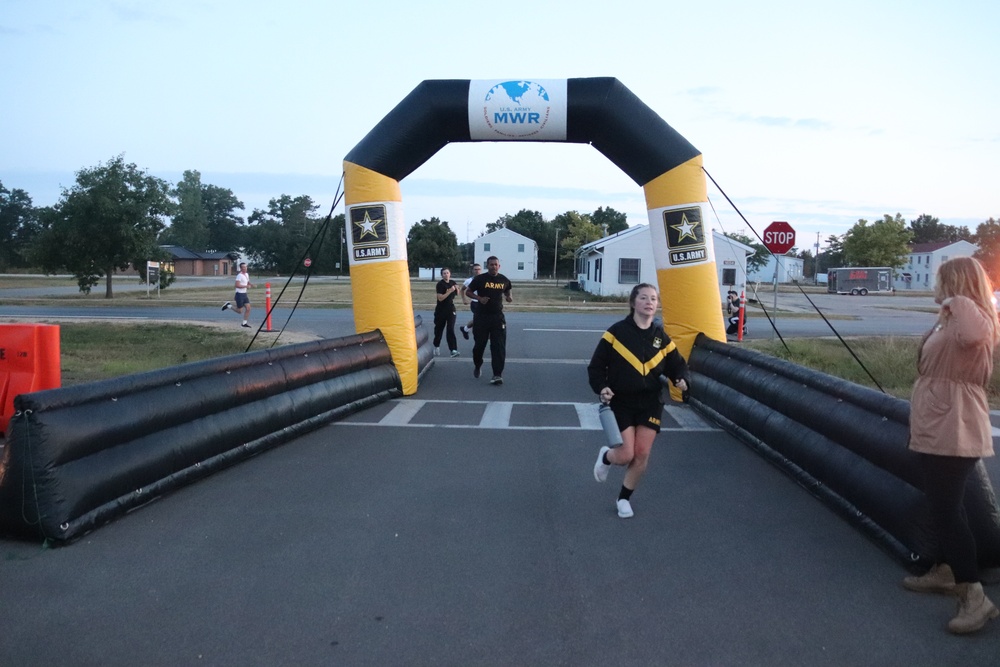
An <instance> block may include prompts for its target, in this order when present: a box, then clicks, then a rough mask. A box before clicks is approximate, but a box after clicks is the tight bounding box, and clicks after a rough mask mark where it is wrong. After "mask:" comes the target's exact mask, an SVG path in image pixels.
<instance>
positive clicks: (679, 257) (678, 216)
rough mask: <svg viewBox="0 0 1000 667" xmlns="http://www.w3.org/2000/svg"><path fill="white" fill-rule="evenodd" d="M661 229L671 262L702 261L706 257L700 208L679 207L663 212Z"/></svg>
mask: <svg viewBox="0 0 1000 667" xmlns="http://www.w3.org/2000/svg"><path fill="white" fill-rule="evenodd" d="M663 229H664V231H665V232H666V237H667V248H668V249H669V250H670V263H671V264H690V263H692V262H703V261H705V260H706V259H707V258H708V250H707V247H706V245H705V227H704V225H703V224H702V220H701V208H700V207H698V206H694V207H691V208H679V209H674V210H672V211H664V212H663Z"/></svg>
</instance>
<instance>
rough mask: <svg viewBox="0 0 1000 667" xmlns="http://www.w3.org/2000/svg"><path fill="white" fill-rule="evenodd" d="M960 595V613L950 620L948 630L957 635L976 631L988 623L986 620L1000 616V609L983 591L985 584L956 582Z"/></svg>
mask: <svg viewBox="0 0 1000 667" xmlns="http://www.w3.org/2000/svg"><path fill="white" fill-rule="evenodd" d="M955 595H957V596H958V614H957V615H956V616H955V618H953V619H951V620H950V621H948V630H949V631H951V632H953V633H955V634H956V635H964V634H968V633H970V632H975V631H976V630H978V629H979V628H981V627H983V626H984V625H986V621H988V620H990V619H991V618H996V617H997V616H1000V611H998V610H997V608H996V606H995V605H994V604H993V603H992V602H990V599H989V598H988V597H986V593H984V592H983V585H982V584H981V583H979V582H978V581H977V582H976V583H974V584H955Z"/></svg>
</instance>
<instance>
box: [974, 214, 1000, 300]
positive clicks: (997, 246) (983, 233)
mask: <svg viewBox="0 0 1000 667" xmlns="http://www.w3.org/2000/svg"><path fill="white" fill-rule="evenodd" d="M973 238H974V241H973V242H974V243H975V244H976V245H977V246H979V250H977V251H976V253H975V255H973V256H974V257H975V258H976V259H978V260H979V262H980V263H981V264H982V265H983V268H985V269H986V273H987V274H989V276H990V280H992V281H993V284H994V285H1000V220H995V219H993V218H990V219H989V220H987V221H986V222H981V223H979V226H977V227H976V235H975V237H973Z"/></svg>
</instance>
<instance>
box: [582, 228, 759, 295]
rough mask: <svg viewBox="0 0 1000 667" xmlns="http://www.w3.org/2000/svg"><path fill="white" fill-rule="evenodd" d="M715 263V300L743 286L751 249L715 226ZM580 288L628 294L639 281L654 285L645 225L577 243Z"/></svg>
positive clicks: (648, 239)
mask: <svg viewBox="0 0 1000 667" xmlns="http://www.w3.org/2000/svg"><path fill="white" fill-rule="evenodd" d="M712 234H713V245H714V246H715V266H716V270H717V271H718V278H719V300H720V301H725V299H726V292H728V291H729V290H730V289H735V290H736V291H737V292H738V291H741V290H743V289H745V287H746V273H747V255H752V254H753V253H754V249H753V248H751V247H750V246H747V245H744V244H742V243H740V242H739V241H734V240H733V239H731V238H728V237H726V236H723V235H722V234H719V233H718V232H716V231H715V230H713V231H712ZM576 272H577V281H578V282H579V284H580V289H582V290H585V291H587V292H590V293H591V294H599V295H603V296H612V295H615V296H628V294H629V292H631V291H632V288H633V287H634V286H635V285H637V284H639V283H649V284H651V285H656V284H657V282H656V264H655V263H654V261H653V245H652V241H651V239H650V236H649V226H648V225H636V226H635V227H629V228H628V229H626V230H624V231H621V232H618V233H617V234H612V235H611V236H606V237H604V238H603V239H598V240H596V241H593V242H591V243H588V244H586V245H583V246H580V249H579V250H577V252H576Z"/></svg>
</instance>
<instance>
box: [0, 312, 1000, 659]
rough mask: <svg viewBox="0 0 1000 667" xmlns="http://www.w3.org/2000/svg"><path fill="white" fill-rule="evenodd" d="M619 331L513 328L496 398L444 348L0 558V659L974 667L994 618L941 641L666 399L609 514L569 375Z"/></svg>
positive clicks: (573, 324) (531, 324) (833, 520)
mask: <svg viewBox="0 0 1000 667" xmlns="http://www.w3.org/2000/svg"><path fill="white" fill-rule="evenodd" d="M842 298H845V299H850V297H842ZM4 310H6V308H4ZM87 310H88V311H90V312H92V311H91V310H90V309H87ZM115 310H116V312H120V309H117V308H116V309H115ZM155 310H157V311H160V310H161V309H155ZM194 310H196V311H201V310H205V309H194ZM317 312H318V313H319V315H317V318H319V319H317V321H316V322H314V324H312V325H310V326H320V327H323V328H325V329H326V330H329V331H330V333H331V335H340V334H339V333H335V332H336V331H337V330H338V327H339V326H341V325H342V324H343V323H342V322H341V321H340V320H339V318H340V317H342V313H343V312H345V311H335V310H324V311H321V312H320V311H317ZM346 312H349V311H346ZM178 315H180V314H178ZM202 316H204V317H209V316H213V317H214V316H215V315H211V314H210V313H209V312H208V311H207V310H205V312H204V313H203V315H202ZM621 316H622V313H600V314H593V313H573V314H552V313H538V314H534V313H525V312H517V311H516V310H514V311H512V312H511V313H509V316H508V326H509V343H510V344H509V348H508V349H509V360H508V368H507V370H506V372H505V373H504V378H505V383H504V384H503V385H502V386H499V387H496V386H491V385H489V384H488V383H487V381H486V380H485V378H484V379H479V380H477V379H474V378H473V377H472V364H471V360H470V359H469V356H470V349H471V344H470V343H469V342H466V341H464V340H462V339H461V338H459V346H460V350H461V352H462V356H461V357H459V358H457V359H450V358H439V359H438V360H436V362H435V364H434V366H433V367H432V368H431V369H430V370H429V371H428V373H426V374H425V375H424V376H423V378H422V379H421V382H420V388H419V390H418V392H417V393H416V394H415V395H413V396H408V397H404V398H401V399H397V400H394V401H389V402H387V403H384V404H381V405H378V406H374V407H372V408H370V409H368V410H365V411H363V412H360V413H357V414H355V415H352V416H351V417H349V418H347V419H345V420H343V421H341V422H338V423H334V424H330V425H328V426H326V427H324V428H322V429H320V430H318V431H315V432H313V433H311V434H309V435H307V436H304V437H302V438H299V439H297V440H295V441H293V442H291V443H289V444H287V445H284V446H282V447H280V448H278V449H275V450H272V451H269V452H267V453H265V454H262V455H260V456H258V457H255V458H253V459H251V460H248V461H245V462H243V463H240V464H238V465H236V466H234V467H232V468H230V469H228V470H225V471H223V472H221V473H219V474H216V475H213V476H212V477H209V478H207V479H204V480H202V481H200V482H197V483H196V484H193V485H191V486H189V487H186V488H183V489H181V490H179V491H177V492H175V493H172V494H170V495H168V496H165V497H163V498H160V499H158V500H156V501H154V502H152V503H150V504H149V505H147V506H145V507H142V508H140V509H138V510H136V511H133V512H131V513H129V514H128V515H126V516H125V517H123V518H121V519H119V520H117V521H115V522H113V523H111V524H109V525H106V526H104V527H101V528H99V529H97V530H95V531H93V532H92V533H90V534H88V535H86V536H84V537H83V538H82V539H80V540H79V541H78V542H76V543H74V544H71V545H69V546H66V547H61V548H58V549H45V548H42V547H41V546H40V545H39V544H35V543H30V542H21V541H15V540H0V550H2V554H3V557H2V558H0V600H2V604H0V628H2V629H3V631H2V632H0V665H8V664H9V665H43V664H67V665H137V664H141V665H194V664H199V665H241V666H246V665H278V664H282V665H284V664H289V665H291V664H295V665H329V664H343V665H432V664H433V665H606V664H616V665H617V664H638V665H713V666H723V667H724V666H727V665H836V666H842V665H903V664H906V665H918V666H919V665H928V666H931V665H933V666H939V665H966V666H969V665H995V664H997V656H998V655H1000V623H996V622H994V623H991V624H990V625H989V626H988V627H987V628H986V629H985V630H984V631H983V632H981V633H980V634H978V635H976V636H973V637H965V638H959V637H954V636H951V635H949V634H948V633H947V632H946V631H945V629H944V626H945V624H946V622H947V620H948V619H949V618H950V616H951V615H952V613H953V611H954V602H953V601H952V600H950V599H947V598H944V597H940V596H930V595H918V594H913V593H909V592H907V591H904V590H903V589H902V588H901V586H900V584H899V582H900V580H901V579H902V577H903V576H904V575H905V574H907V572H906V571H905V569H904V568H903V567H902V566H901V565H900V564H899V563H898V562H897V561H895V560H894V559H893V558H892V557H891V556H890V555H888V554H887V553H885V552H884V551H882V550H881V549H880V548H879V547H878V546H877V545H876V544H874V543H872V542H871V541H869V540H868V539H867V538H866V537H864V536H863V535H862V534H861V533H860V532H858V531H857V530H855V529H854V528H853V527H852V526H851V525H849V524H847V523H846V522H844V521H842V520H841V519H840V518H839V517H838V516H837V515H836V514H834V513H833V512H832V511H830V510H829V509H828V508H827V507H826V506H825V505H823V504H821V503H820V502H819V501H817V500H816V499H815V498H813V497H812V496H811V495H809V493H808V492H807V491H806V490H805V489H803V488H801V487H800V486H798V485H797V484H796V483H795V482H794V481H793V480H792V479H790V478H788V477H786V476H785V475H784V474H783V473H782V472H780V471H779V470H778V469H776V468H774V467H773V466H771V465H770V464H769V463H767V462H766V461H765V460H764V459H762V458H760V457H758V456H757V455H756V454H755V453H754V452H753V451H752V450H750V449H749V448H747V447H746V446H744V445H743V444H742V443H740V442H739V441H737V440H735V439H734V438H732V437H731V436H729V435H728V434H726V433H725V432H723V431H720V430H718V429H717V428H715V427H714V426H713V425H712V424H710V423H707V422H705V421H704V420H703V419H702V418H701V417H700V416H699V415H697V414H696V413H694V412H693V411H692V410H690V409H689V408H687V407H686V406H684V405H671V406H668V408H667V410H666V412H665V415H664V432H663V433H662V434H661V435H660V436H659V437H658V439H657V444H656V446H655V449H654V454H653V458H652V461H651V464H650V468H649V471H648V473H647V475H646V477H645V478H644V480H643V481H642V484H641V485H640V486H639V488H638V489H637V491H636V492H635V495H634V496H633V506H634V508H635V512H636V514H635V517H634V518H632V519H628V520H622V519H619V518H618V517H617V515H616V514H615V510H614V499H615V497H616V495H617V490H618V488H619V485H620V484H621V471H620V470H613V471H612V474H611V476H610V478H609V480H608V482H606V483H604V484H599V483H597V482H596V481H594V478H593V473H592V470H593V463H594V458H595V456H596V454H597V451H598V448H599V446H600V444H601V441H602V438H603V435H602V433H601V431H600V430H599V425H598V424H597V420H596V401H595V397H594V395H593V394H592V393H591V391H590V389H589V387H588V386H587V384H586V368H585V366H586V360H587V359H588V358H589V356H590V353H591V352H592V350H593V347H594V345H595V344H596V341H597V338H598V337H599V335H600V332H601V331H603V329H604V327H606V326H607V325H608V324H610V323H611V322H612V321H614V320H615V319H618V318H619V317H621ZM296 317H299V313H297V314H296ZM195 319H198V318H195ZM293 319H294V318H293ZM789 321H791V318H789ZM779 322H780V318H779ZM914 333H919V331H917V332H914ZM988 591H989V593H990V594H991V595H992V596H993V597H994V598H1000V590H998V588H997V587H996V586H991V587H989V588H988Z"/></svg>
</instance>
